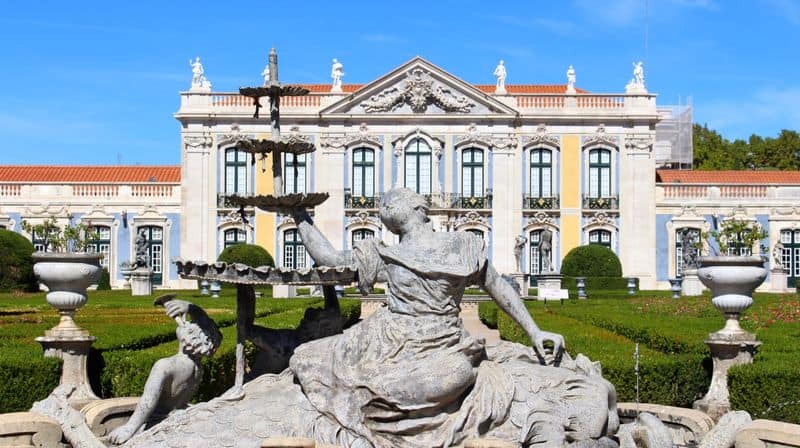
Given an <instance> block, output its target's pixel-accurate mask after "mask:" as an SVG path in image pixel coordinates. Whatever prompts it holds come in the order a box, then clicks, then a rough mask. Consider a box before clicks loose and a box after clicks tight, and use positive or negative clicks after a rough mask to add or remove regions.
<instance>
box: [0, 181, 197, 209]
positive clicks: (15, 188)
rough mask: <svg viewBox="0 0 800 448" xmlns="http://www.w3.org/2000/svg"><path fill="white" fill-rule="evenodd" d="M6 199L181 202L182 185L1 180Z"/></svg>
mask: <svg viewBox="0 0 800 448" xmlns="http://www.w3.org/2000/svg"><path fill="white" fill-rule="evenodd" d="M0 198H2V199H3V203H5V204H8V205H13V204H17V203H19V204H30V203H37V202H70V203H84V202H93V201H95V200H97V199H103V200H105V201H108V200H111V201H114V202H119V203H132V204H141V202H142V199H144V198H147V199H159V200H163V201H165V202H174V203H180V200H181V198H180V185H179V184H177V183H174V184H172V183H170V184H165V183H145V184H111V183H80V184H26V183H0Z"/></svg>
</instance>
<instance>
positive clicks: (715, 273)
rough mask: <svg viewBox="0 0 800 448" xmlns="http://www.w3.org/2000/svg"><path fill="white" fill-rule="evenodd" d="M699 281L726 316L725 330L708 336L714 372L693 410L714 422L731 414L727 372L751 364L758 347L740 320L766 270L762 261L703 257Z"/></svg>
mask: <svg viewBox="0 0 800 448" xmlns="http://www.w3.org/2000/svg"><path fill="white" fill-rule="evenodd" d="M697 273H698V275H699V277H700V281H701V282H703V284H704V285H706V286H707V287H708V288H709V289H710V290H711V295H712V299H711V303H712V304H714V306H715V307H716V308H717V309H718V310H719V311H720V312H721V313H722V314H723V315H724V316H725V327H724V328H722V329H721V330H719V331H716V332H714V333H711V334H709V335H708V339H707V340H706V341H705V342H706V344H707V345H708V347H709V348H710V349H711V358H712V359H713V361H714V370H713V372H712V374H711V386H710V387H709V389H708V393H707V394H706V396H705V397H703V398H702V399H700V400H698V401H695V402H694V408H695V409H699V410H701V411H703V412H705V413H707V414H708V415H709V416H711V418H713V419H714V420H715V421H716V420H718V419H719V418H720V417H721V416H722V415H723V414H724V413H725V412H727V411H729V410H730V401H729V399H728V369H730V368H731V367H732V366H736V365H740V364H750V363H752V362H753V355H754V354H755V351H756V348H758V346H759V345H761V343H760V342H758V341H756V337H755V335H754V334H752V333H749V332H747V331H745V330H743V329H742V327H741V326H740V325H739V316H740V315H741V314H742V313H743V312H744V311H745V310H747V308H749V307H750V305H752V304H753V291H755V289H756V287H758V285H760V284H761V283H763V282H764V279H765V278H766V277H767V270H766V269H765V268H764V259H763V258H761V257H759V256H753V257H731V256H723V257H704V258H701V259H700V269H698V271H697Z"/></svg>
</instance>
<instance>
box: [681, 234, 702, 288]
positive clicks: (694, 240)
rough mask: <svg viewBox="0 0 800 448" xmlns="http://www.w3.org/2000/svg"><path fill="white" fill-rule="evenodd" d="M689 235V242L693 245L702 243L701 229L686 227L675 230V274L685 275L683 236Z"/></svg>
mask: <svg viewBox="0 0 800 448" xmlns="http://www.w3.org/2000/svg"><path fill="white" fill-rule="evenodd" d="M684 235H685V236H686V237H687V242H689V243H690V244H692V245H697V244H699V243H700V229H695V228H691V227H686V228H682V229H678V230H676V231H675V276H676V277H681V276H682V275H683V270H684V268H685V267H684V263H683V238H684Z"/></svg>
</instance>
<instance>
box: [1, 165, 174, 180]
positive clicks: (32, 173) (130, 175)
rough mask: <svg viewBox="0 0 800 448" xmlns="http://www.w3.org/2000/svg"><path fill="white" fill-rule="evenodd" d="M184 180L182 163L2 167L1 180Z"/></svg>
mask: <svg viewBox="0 0 800 448" xmlns="http://www.w3.org/2000/svg"><path fill="white" fill-rule="evenodd" d="M180 181H181V167H180V166H97V165H90V166H80V165H65V166H58V165H46V166H45V165H38V166H37V165H3V166H0V182H87V183H88V182H91V183H135V182H168V183H173V182H180Z"/></svg>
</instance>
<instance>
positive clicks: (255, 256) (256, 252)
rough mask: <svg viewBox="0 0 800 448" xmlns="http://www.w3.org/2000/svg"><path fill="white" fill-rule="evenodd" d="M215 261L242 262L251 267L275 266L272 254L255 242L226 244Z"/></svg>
mask: <svg viewBox="0 0 800 448" xmlns="http://www.w3.org/2000/svg"><path fill="white" fill-rule="evenodd" d="M217 261H224V262H225V263H228V264H232V263H242V264H246V265H248V266H252V267H259V266H275V261H274V260H273V259H272V255H270V254H269V252H267V251H266V249H264V248H263V247H261V246H258V245H256V244H234V245H233V246H228V247H226V248H225V250H223V251H222V253H221V254H219V257H217Z"/></svg>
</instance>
